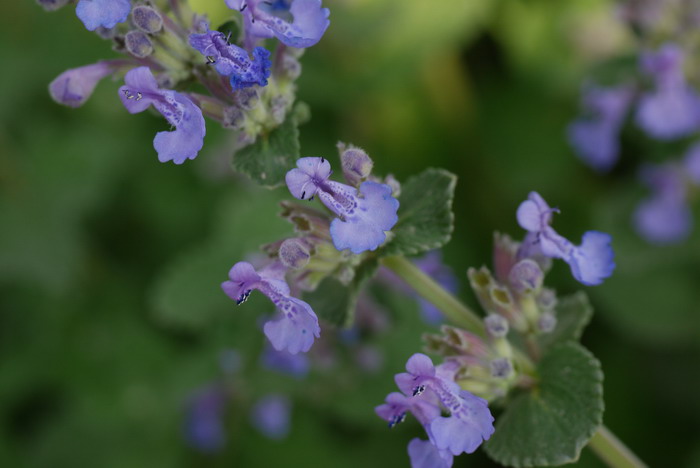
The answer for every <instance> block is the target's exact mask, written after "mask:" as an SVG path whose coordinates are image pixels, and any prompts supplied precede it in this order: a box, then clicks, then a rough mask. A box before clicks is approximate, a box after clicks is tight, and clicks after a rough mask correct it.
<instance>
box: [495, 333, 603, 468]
mask: <svg viewBox="0 0 700 468" xmlns="http://www.w3.org/2000/svg"><path fill="white" fill-rule="evenodd" d="M538 371H539V382H538V384H537V385H536V386H535V387H534V388H532V389H531V390H530V391H528V392H526V393H523V394H521V395H518V396H516V397H515V398H514V399H513V400H512V401H510V402H509V404H508V407H507V408H506V410H505V411H504V413H503V414H501V415H500V416H499V417H498V418H497V422H496V432H495V433H494V435H493V436H492V437H491V439H490V440H489V441H488V442H487V443H486V445H485V448H486V452H487V453H488V454H489V456H491V458H493V459H494V460H496V461H497V462H498V463H501V464H503V465H506V466H513V467H516V468H519V467H531V466H556V465H563V464H565V463H571V462H573V461H576V460H577V459H578V457H579V454H580V452H581V449H582V448H583V447H584V446H585V445H586V443H587V442H588V440H589V439H590V438H591V437H592V436H593V434H594V433H595V431H596V430H597V429H598V427H599V426H600V425H601V424H602V420H603V407H604V404H603V372H602V370H601V368H600V363H599V362H598V360H597V359H596V358H595V357H594V356H593V355H592V354H591V353H590V352H589V351H588V350H586V349H585V348H584V347H582V346H581V345H579V344H578V343H574V342H568V343H564V344H560V345H557V346H555V347H553V348H552V349H551V350H549V352H548V353H547V354H546V355H545V356H544V358H543V359H542V361H541V362H540V363H539V366H538Z"/></svg>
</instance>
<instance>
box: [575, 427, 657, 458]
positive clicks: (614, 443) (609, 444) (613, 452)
mask: <svg viewBox="0 0 700 468" xmlns="http://www.w3.org/2000/svg"><path fill="white" fill-rule="evenodd" d="M588 446H589V447H590V448H591V449H592V450H593V451H594V452H595V453H596V455H598V457H599V458H600V459H601V460H603V461H604V462H605V463H606V464H607V465H608V466H609V467H611V468H645V467H646V465H645V464H644V462H643V461H641V460H640V459H639V458H637V455H635V454H634V453H632V451H631V450H630V449H628V448H627V446H625V444H623V443H622V442H621V441H620V439H618V438H617V437H615V434H613V433H612V432H610V430H609V429H608V428H607V427H605V426H600V427H599V428H598V432H596V433H595V434H593V438H591V440H590V442H589V443H588Z"/></svg>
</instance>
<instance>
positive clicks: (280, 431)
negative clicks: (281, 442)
mask: <svg viewBox="0 0 700 468" xmlns="http://www.w3.org/2000/svg"><path fill="white" fill-rule="evenodd" d="M290 412H291V402H290V401H289V398H287V397H286V396H284V395H267V396H265V397H263V398H261V399H260V400H258V402H257V403H255V406H253V409H252V411H251V412H250V420H251V423H252V424H253V426H254V427H255V428H256V429H257V430H259V431H260V433H261V434H263V435H264V436H266V437H268V438H270V439H284V438H285V437H286V436H287V434H288V433H289V419H290Z"/></svg>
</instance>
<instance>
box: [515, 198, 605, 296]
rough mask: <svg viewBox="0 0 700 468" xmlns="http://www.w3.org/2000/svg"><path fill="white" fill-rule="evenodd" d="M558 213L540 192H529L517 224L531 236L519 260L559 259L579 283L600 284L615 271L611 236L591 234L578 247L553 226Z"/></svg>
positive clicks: (587, 233) (595, 232)
mask: <svg viewBox="0 0 700 468" xmlns="http://www.w3.org/2000/svg"><path fill="white" fill-rule="evenodd" d="M556 211H558V210H556V209H552V208H550V207H549V205H548V204H547V202H546V201H544V199H543V198H542V197H541V196H540V195H539V194H538V193H537V192H530V195H529V196H528V199H527V200H526V201H524V202H522V203H521V204H520V206H519V207H518V212H517V219H518V224H520V226H521V227H522V228H523V229H525V230H526V231H528V234H527V236H525V240H524V241H523V243H522V245H521V246H520V249H519V250H518V257H519V258H521V259H522V258H533V259H537V258H538V257H539V256H544V257H549V258H560V259H562V260H564V261H565V262H566V263H568V264H569V267H570V268H571V273H572V274H573V275H574V278H576V279H577V280H578V281H579V282H581V283H583V284H585V285H588V286H595V285H598V284H601V283H602V282H603V280H604V279H605V278H607V277H609V276H610V275H611V274H612V272H613V270H614V269H615V262H614V261H613V259H614V252H613V250H612V247H611V246H610V242H611V240H612V239H611V237H610V235H608V234H605V233H603V232H597V231H588V232H586V233H585V234H584V235H583V239H582V242H581V245H579V246H576V245H574V244H572V243H571V242H569V241H568V240H567V239H565V238H564V237H562V236H560V235H559V234H558V233H557V232H556V231H555V230H554V229H553V228H552V227H551V226H550V223H551V221H552V213H554V212H556Z"/></svg>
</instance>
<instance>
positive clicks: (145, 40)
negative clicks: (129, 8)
mask: <svg viewBox="0 0 700 468" xmlns="http://www.w3.org/2000/svg"><path fill="white" fill-rule="evenodd" d="M124 47H126V50H127V51H129V53H130V54H131V55H133V56H134V57H137V58H146V57H148V56H149V55H151V54H152V53H153V43H152V42H151V39H149V37H148V35H147V34H146V33H144V32H143V31H136V30H134V31H129V32H128V33H126V36H124Z"/></svg>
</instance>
